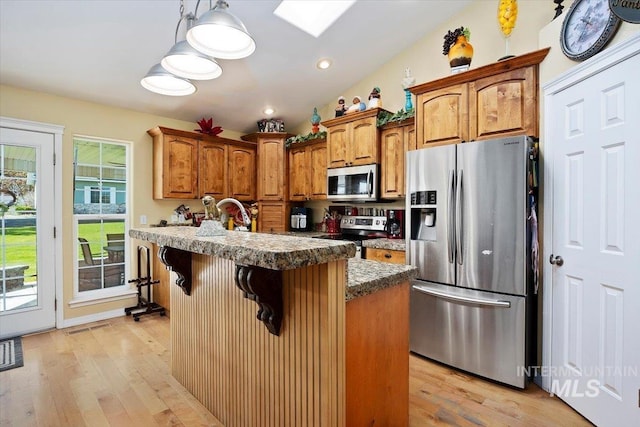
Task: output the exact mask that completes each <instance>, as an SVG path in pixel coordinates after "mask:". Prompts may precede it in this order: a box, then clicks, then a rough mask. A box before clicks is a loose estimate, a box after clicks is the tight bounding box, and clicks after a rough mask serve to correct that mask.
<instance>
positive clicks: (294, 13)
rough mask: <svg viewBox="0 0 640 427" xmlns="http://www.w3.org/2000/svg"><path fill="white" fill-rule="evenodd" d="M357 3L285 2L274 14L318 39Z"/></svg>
mask: <svg viewBox="0 0 640 427" xmlns="http://www.w3.org/2000/svg"><path fill="white" fill-rule="evenodd" d="M355 2H356V0H341V1H326V0H306V1H300V0H283V1H282V2H281V3H280V5H279V6H278V7H277V8H276V10H274V11H273V13H274V15H276V16H279V17H280V18H282V19H284V20H285V21H287V22H289V23H290V24H292V25H295V26H296V27H298V28H300V29H301V30H302V31H305V32H307V33H309V34H311V35H312V36H313V37H318V36H320V34H322V33H323V32H324V31H325V30H326V29H327V28H329V27H330V26H331V24H333V23H334V22H335V20H336V19H338V18H339V17H340V16H341V15H342V14H343V13H345V12H346V11H347V9H349V8H350V7H351V6H353V4H354V3H355Z"/></svg>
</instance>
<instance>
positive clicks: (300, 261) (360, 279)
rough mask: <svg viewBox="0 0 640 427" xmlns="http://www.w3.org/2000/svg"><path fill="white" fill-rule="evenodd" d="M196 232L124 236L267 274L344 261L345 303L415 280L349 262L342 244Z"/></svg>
mask: <svg viewBox="0 0 640 427" xmlns="http://www.w3.org/2000/svg"><path fill="white" fill-rule="evenodd" d="M197 230H198V228H197V227H152V228H136V229H131V230H130V231H129V236H131V237H132V238H134V239H140V240H145V241H148V242H152V243H156V244H157V245H159V246H169V247H172V248H176V249H182V250H184V251H189V252H193V253H199V254H204V255H212V256H216V257H220V258H224V259H228V260H232V261H234V262H235V263H236V264H240V265H246V266H258V267H263V268H269V269H272V270H292V269H296V268H300V267H304V266H308V265H315V264H324V263H327V262H329V261H335V260H338V259H348V264H347V265H348V267H347V288H346V290H345V300H346V301H349V300H352V299H354V298H358V297H361V296H365V295H369V294H371V293H374V292H376V291H378V290H381V289H384V288H387V287H390V286H395V285H398V284H400V283H402V282H406V281H408V280H411V279H413V278H414V277H416V275H417V269H416V268H415V267H412V266H410V265H402V264H390V263H386V262H378V261H371V260H365V259H361V258H354V256H355V253H356V246H355V244H354V243H353V242H348V241H344V240H326V239H314V238H312V237H311V236H309V237H300V235H299V233H297V235H292V234H270V233H248V232H244V231H225V235H223V236H215V237H198V236H196V234H195V233H196V231H197ZM314 235H315V234H314ZM378 240H389V239H378ZM394 242H399V241H398V240H395V241H394Z"/></svg>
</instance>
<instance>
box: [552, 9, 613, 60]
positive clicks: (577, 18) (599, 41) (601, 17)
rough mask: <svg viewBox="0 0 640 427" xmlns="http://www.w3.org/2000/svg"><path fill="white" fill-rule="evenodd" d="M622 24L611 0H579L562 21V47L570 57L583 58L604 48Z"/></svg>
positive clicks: (574, 58)
mask: <svg viewBox="0 0 640 427" xmlns="http://www.w3.org/2000/svg"><path fill="white" fill-rule="evenodd" d="M619 26H620V18H618V17H617V16H616V15H615V14H614V13H613V12H611V9H610V8H609V1H608V0H575V1H574V2H573V4H572V5H571V7H570V8H569V11H568V12H567V14H566V15H565V17H564V21H563V22H562V29H561V30H560V45H561V46H562V51H563V52H564V54H565V55H566V56H567V57H568V58H569V59H573V60H574V61H583V60H585V59H587V58H589V57H591V56H593V55H595V54H596V53H598V52H600V51H601V50H602V48H604V47H605V46H606V45H607V43H609V41H610V40H611V39H612V38H613V36H614V34H615V33H616V31H617V30H618V27H619Z"/></svg>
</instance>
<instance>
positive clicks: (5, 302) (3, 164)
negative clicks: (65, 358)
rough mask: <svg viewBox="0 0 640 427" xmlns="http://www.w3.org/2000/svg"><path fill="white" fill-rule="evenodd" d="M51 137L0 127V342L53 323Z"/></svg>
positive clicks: (53, 269) (52, 151)
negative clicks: (2, 339)
mask: <svg viewBox="0 0 640 427" xmlns="http://www.w3.org/2000/svg"><path fill="white" fill-rule="evenodd" d="M54 138H55V137H54V134H52V133H43V132H34V131H28V130H20V129H15V128H7V127H0V197H1V198H2V200H0V338H2V337H10V336H16V335H22V334H25V333H29V332H34V331H38V330H43V329H47V328H51V327H54V326H55V324H56V318H55V315H56V312H55V294H56V292H55V285H56V283H55V279H54V278H55V277H56V274H55V256H54V254H55V241H54V237H53V230H54V222H55V220H54V206H55V204H54V203H55V200H54V193H55V192H54V164H53V161H54V160H53V159H54V142H55V139H54Z"/></svg>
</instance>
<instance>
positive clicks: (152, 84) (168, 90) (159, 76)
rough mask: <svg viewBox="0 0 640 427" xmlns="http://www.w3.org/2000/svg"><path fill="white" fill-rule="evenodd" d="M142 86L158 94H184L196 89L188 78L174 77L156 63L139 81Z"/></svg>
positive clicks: (189, 93)
mask: <svg viewBox="0 0 640 427" xmlns="http://www.w3.org/2000/svg"><path fill="white" fill-rule="evenodd" d="M140 84H141V85H142V87H144V88H145V89H147V90H150V91H151V92H155V93H159V94H160V95H169V96H185V95H191V94H192V93H194V92H195V91H196V87H195V86H194V85H193V83H191V82H190V81H189V80H187V79H184V78H182V77H176V76H174V75H173V74H171V73H170V72H168V71H167V70H165V69H164V68H162V65H160V64H156V65H154V66H153V67H151V69H150V70H149V72H148V73H147V75H146V76H144V78H143V79H142V80H141V81H140Z"/></svg>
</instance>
